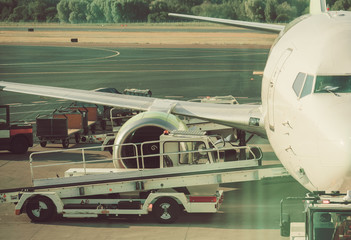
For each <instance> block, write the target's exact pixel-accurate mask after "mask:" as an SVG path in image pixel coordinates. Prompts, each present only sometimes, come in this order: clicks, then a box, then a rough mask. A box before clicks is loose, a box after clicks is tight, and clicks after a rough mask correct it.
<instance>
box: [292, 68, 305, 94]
mask: <svg viewBox="0 0 351 240" xmlns="http://www.w3.org/2000/svg"><path fill="white" fill-rule="evenodd" d="M305 77H306V74H305V73H299V74H297V77H296V79H295V82H294V84H293V89H294V92H295V93H296V96H300V91H301V88H302V84H303V82H304V81H305Z"/></svg>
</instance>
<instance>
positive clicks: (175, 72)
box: [0, 45, 306, 240]
mask: <svg viewBox="0 0 351 240" xmlns="http://www.w3.org/2000/svg"><path fill="white" fill-rule="evenodd" d="M267 54H268V50H267V49H245V48H241V49H230V48H228V49H226V48H211V49H206V48H198V47H197V48H176V49H175V48H162V49H161V48H149V47H148V48H140V47H139V48H128V47H121V48H119V47H110V46H109V47H92V46H91V47H81V46H79V47H74V46H73V47H72V46H69V47H67V46H66V47H62V46H61V47H55V46H16V45H11V46H8V45H0V55H1V58H0V77H1V79H2V80H5V81H13V82H22V83H33V84H41V85H51V86H60V87H71V88H78V89H89V90H91V89H95V88H99V87H115V88H117V89H119V90H123V89H124V88H139V89H146V88H149V89H151V90H152V92H153V96H154V97H170V98H173V99H182V100H188V99H192V98H198V97H203V96H216V95H229V94H231V95H233V96H235V97H238V100H239V102H240V101H241V102H248V101H253V102H257V101H259V96H260V88H261V86H260V76H259V75H256V74H254V72H257V71H258V72H259V71H262V70H263V68H264V64H265V60H266V58H267ZM0 104H10V105H11V110H12V115H11V117H12V118H13V119H15V120H27V121H30V122H33V121H34V120H35V116H36V115H37V114H45V113H48V112H50V111H52V110H53V109H55V108H57V107H59V106H61V105H65V104H68V103H67V102H63V101H58V100H54V99H40V98H39V97H37V96H29V95H21V94H16V93H8V92H1V93H0ZM256 141H258V143H259V144H263V145H264V146H266V147H267V141H266V140H263V139H258V140H256ZM71 146H72V147H73V146H74V145H71ZM79 146H82V145H79ZM60 147H61V146H60V145H59V144H56V145H51V146H50V147H49V148H46V149H50V150H53V149H59V148H60ZM267 149H268V150H266V153H265V158H264V159H265V161H271V160H273V161H277V159H276V157H275V155H274V153H273V152H272V151H271V150H269V147H267ZM38 150H42V149H41V147H40V146H38V142H37V141H36V144H35V147H33V148H32V149H30V152H33V151H38ZM28 157H29V155H28V154H27V155H24V156H23V155H13V154H10V153H8V152H7V151H0V186H1V188H2V189H3V188H10V187H20V186H28V184H30V173H29V163H28ZM68 157H69V156H68ZM48 161H49V160H48ZM222 187H223V189H224V190H225V199H224V203H223V205H222V208H221V211H220V212H219V213H216V214H183V215H182V216H181V217H180V218H179V219H178V221H177V222H176V223H174V224H172V225H162V224H158V223H155V221H154V220H153V219H152V218H151V217H149V216H144V217H140V218H115V219H74V220H72V219H62V218H59V219H56V220H54V221H53V222H50V223H40V224H38V223H31V221H30V220H29V218H28V217H27V216H26V215H25V214H23V215H20V216H15V215H14V206H13V205H10V204H0V233H1V234H0V239H49V238H50V239H65V238H71V239H165V238H166V239H187V240H190V239H218V238H219V239H243V240H246V239H273V240H279V239H287V238H282V237H280V235H279V217H280V200H281V199H282V198H284V197H287V196H304V193H305V192H306V190H305V189H303V188H302V187H301V186H300V185H299V184H298V183H297V182H296V181H295V180H293V179H292V178H290V177H286V178H278V179H271V180H265V181H260V182H246V183H233V184H225V185H223V186H222Z"/></svg>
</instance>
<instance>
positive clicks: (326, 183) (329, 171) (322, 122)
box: [309, 96, 351, 192]
mask: <svg viewBox="0 0 351 240" xmlns="http://www.w3.org/2000/svg"><path fill="white" fill-rule="evenodd" d="M328 97H333V96H328ZM333 100H336V101H337V102H336V104H333V105H332V106H330V107H329V108H321V110H322V111H319V113H320V114H317V116H318V118H319V119H318V122H319V124H318V125H316V127H317V128H319V132H320V134H319V135H318V136H316V138H315V141H316V144H315V146H316V148H317V151H316V152H317V153H318V156H319V158H320V159H316V160H317V161H315V166H310V167H314V168H315V171H314V174H310V176H309V179H310V181H311V183H312V184H313V185H314V186H315V187H316V188H317V189H318V190H320V191H341V192H346V191H347V190H351V122H350V119H351V108H350V101H347V100H350V97H345V96H344V97H340V98H337V97H335V96H334V99H333Z"/></svg>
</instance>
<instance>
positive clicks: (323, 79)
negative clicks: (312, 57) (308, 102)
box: [314, 76, 351, 93]
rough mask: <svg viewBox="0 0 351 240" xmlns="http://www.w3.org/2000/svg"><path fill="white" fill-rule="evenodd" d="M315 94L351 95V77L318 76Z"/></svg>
mask: <svg viewBox="0 0 351 240" xmlns="http://www.w3.org/2000/svg"><path fill="white" fill-rule="evenodd" d="M314 92H315V93H325V92H333V93H349V92H351V76H317V78H316V85H315V88H314Z"/></svg>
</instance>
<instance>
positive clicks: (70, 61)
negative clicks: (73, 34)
mask: <svg viewBox="0 0 351 240" xmlns="http://www.w3.org/2000/svg"><path fill="white" fill-rule="evenodd" d="M71 48H83V49H94V50H101V51H107V52H113V53H114V54H113V55H110V56H105V57H95V58H83V59H77V60H60V61H50V62H26V63H2V64H0V66H18V65H46V64H57V63H74V62H81V61H91V60H101V59H110V58H114V57H117V56H119V55H120V54H121V53H120V52H118V51H115V50H111V49H103V48H88V47H71Z"/></svg>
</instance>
